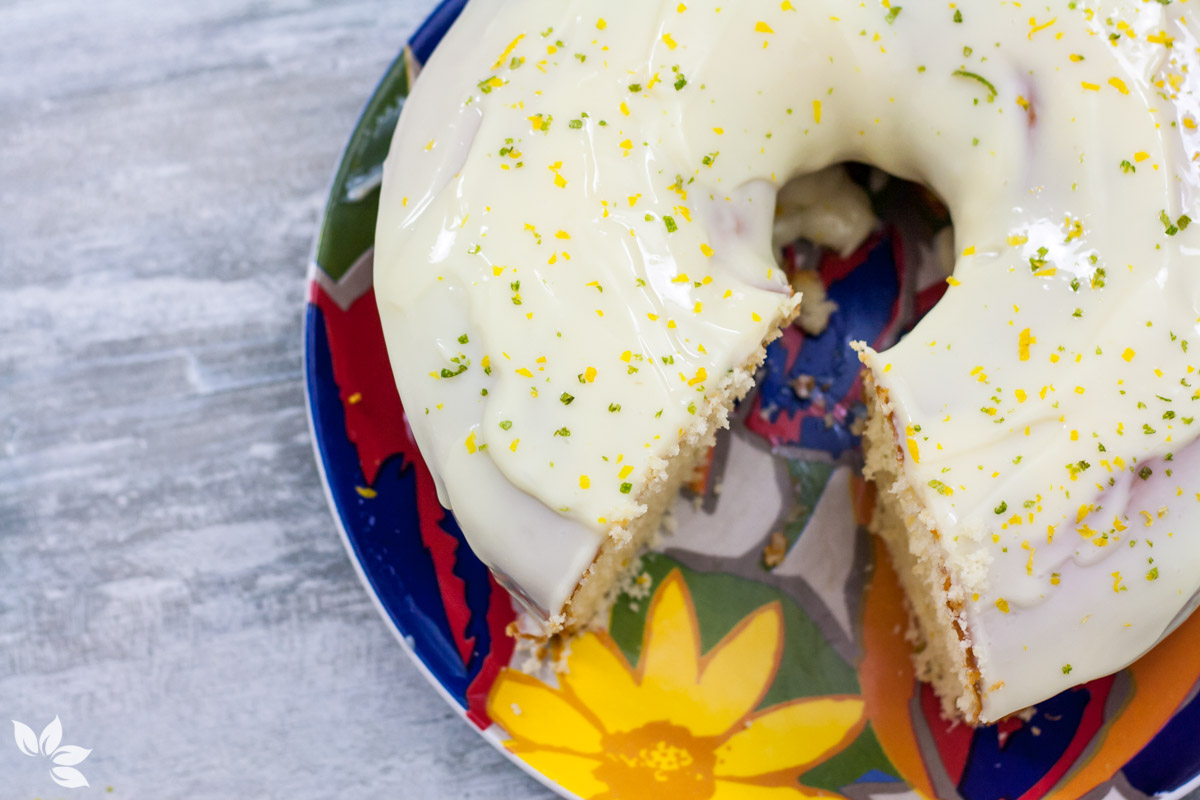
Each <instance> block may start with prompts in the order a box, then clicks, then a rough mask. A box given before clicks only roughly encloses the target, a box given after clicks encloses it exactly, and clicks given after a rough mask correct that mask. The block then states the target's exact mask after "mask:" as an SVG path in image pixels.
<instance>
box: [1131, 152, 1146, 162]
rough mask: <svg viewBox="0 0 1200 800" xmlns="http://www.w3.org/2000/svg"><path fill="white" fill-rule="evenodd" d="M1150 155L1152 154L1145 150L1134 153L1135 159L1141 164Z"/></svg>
mask: <svg viewBox="0 0 1200 800" xmlns="http://www.w3.org/2000/svg"><path fill="white" fill-rule="evenodd" d="M1149 157H1150V154H1149V153H1147V152H1146V151H1145V150H1138V151H1137V152H1136V153H1134V154H1133V160H1134V161H1136V162H1138V163H1139V164H1140V163H1141V162H1143V161H1145V160H1146V159H1147V158H1149Z"/></svg>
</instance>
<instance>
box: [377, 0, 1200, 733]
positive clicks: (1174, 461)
mask: <svg viewBox="0 0 1200 800" xmlns="http://www.w3.org/2000/svg"><path fill="white" fill-rule="evenodd" d="M1103 9H1104V10H1103V11H1101V10H1100V9H1099V6H1098V5H1097V4H1092V3H1078V2H1075V3H1057V4H1051V5H1050V6H1049V7H1048V8H1043V7H1041V6H1039V7H1038V8H1037V9H1036V10H1035V9H1029V8H1024V9H1023V8H1021V7H1019V6H1017V5H1016V4H1013V3H1006V2H998V1H997V2H981V3H975V4H969V5H968V6H963V7H959V8H954V7H947V6H939V5H937V4H921V5H919V6H916V5H905V6H903V7H900V6H890V5H889V4H888V3H887V2H886V0H885V1H884V3H883V4H882V5H876V4H861V5H853V6H849V5H847V4H843V3H835V2H805V3H793V2H790V1H789V0H783V2H778V3H777V2H774V0H772V2H770V3H735V4H722V3H716V2H680V3H668V4H659V5H655V6H647V5H646V4H645V3H635V2H630V0H605V1H604V2H600V1H599V0H572V1H571V2H563V1H562V0H471V2H469V3H468V5H467V6H466V9H465V10H464V12H463V14H462V15H461V17H460V18H459V19H458V21H457V22H456V23H455V25H454V26H453V28H452V29H451V31H450V32H449V34H448V36H447V38H446V39H445V41H443V43H442V44H441V45H440V46H439V48H438V49H437V51H436V52H435V53H434V54H433V56H432V58H431V59H430V61H429V63H428V64H427V65H426V66H425V67H424V70H423V72H422V74H421V77H420V79H419V80H418V81H417V82H416V85H415V87H414V89H413V92H412V95H411V97H410V98H409V99H408V102H407V104H406V106H405V108H404V110H403V113H402V115H401V119H400V124H399V126H398V128H397V131H396V134H395V138H394V140H393V144H392V149H391V152H390V155H389V157H388V160H387V162H386V164H385V168H384V187H383V193H382V198H381V204H380V212H379V224H378V228H377V237H376V273H375V285H376V296H377V299H378V304H379V311H380V317H381V321H382V323H383V329H384V334H385V338H386V341H387V345H388V351H389V356H390V359H391V364H392V369H393V373H394V375H395V379H396V384H397V386H398V388H399V391H400V394H401V397H402V399H403V401H404V404H405V408H406V409H407V412H408V422H409V424H410V425H411V427H412V431H413V434H414V436H415V438H416V440H417V442H418V444H419V446H420V448H421V452H422V454H423V455H424V457H425V459H426V460H427V462H428V464H429V467H430V469H431V472H432V474H433V475H434V477H435V481H436V483H437V486H438V490H439V495H440V497H441V500H442V502H443V503H444V504H445V505H447V507H449V508H450V509H452V511H453V512H454V514H455V516H456V518H457V520H458V522H459V524H460V525H461V527H462V529H463V531H464V533H465V535H466V537H467V539H468V541H469V542H470V544H471V547H472V549H473V550H474V551H475V552H476V553H477V554H478V555H479V556H480V558H481V559H482V560H483V561H484V562H485V563H487V564H488V566H489V567H490V568H491V569H492V570H493V572H494V573H495V575H496V576H497V578H498V579H499V580H500V581H501V582H502V583H503V584H504V585H505V586H506V587H508V588H509V589H510V591H512V593H513V594H514V596H516V597H518V598H519V599H520V601H521V602H522V603H523V604H524V605H525V607H526V608H527V610H528V611H529V612H530V613H531V614H532V615H533V616H534V617H535V618H536V619H537V620H539V624H540V626H541V629H542V631H543V633H544V634H546V635H550V634H554V633H557V632H569V631H571V630H573V629H576V628H578V627H580V626H582V625H585V624H587V623H588V622H589V621H590V620H591V619H592V617H593V616H594V615H595V614H596V613H597V612H598V611H599V610H601V609H602V608H603V607H604V602H605V598H606V596H607V595H608V594H609V593H610V592H611V590H612V588H613V586H614V585H615V583H616V581H617V579H618V577H619V576H620V575H621V574H622V573H623V571H624V570H625V569H626V568H627V567H628V565H629V563H630V562H631V560H632V558H633V557H634V555H635V554H636V553H637V551H638V550H639V549H640V548H641V547H642V545H643V544H644V543H645V542H646V541H647V540H648V539H649V538H650V537H651V536H653V534H654V533H655V532H656V531H657V529H658V525H659V520H660V517H661V514H662V512H663V510H664V508H665V507H666V506H667V505H668V504H669V503H670V502H671V501H672V499H673V497H674V495H675V493H676V491H677V490H678V488H679V486H680V485H681V483H682V482H683V481H685V480H687V479H688V478H689V477H690V476H691V474H692V472H693V470H694V468H695V467H696V466H697V465H698V464H699V463H701V461H702V460H703V458H704V457H705V454H706V453H707V451H708V449H709V447H710V446H711V443H712V441H713V436H714V433H715V432H716V431H717V430H718V429H719V428H721V427H722V426H724V425H725V424H726V423H727V419H728V415H729V411H730V409H731V407H732V405H733V403H735V402H736V401H737V399H738V398H739V397H741V396H743V395H744V394H745V393H746V392H747V391H748V390H749V389H750V387H751V385H752V382H753V376H754V370H755V368H756V366H757V365H758V364H759V362H760V361H761V359H762V357H763V352H764V349H763V348H764V346H765V344H766V343H768V342H769V341H770V340H771V339H772V338H773V337H775V336H776V335H778V333H779V331H780V329H781V328H782V327H783V326H785V325H787V324H789V323H790V322H791V321H792V320H793V318H794V317H795V315H796V313H797V308H798V303H799V297H798V295H797V294H795V293H793V292H792V290H791V288H790V287H789V285H788V281H787V277H786V275H784V274H783V272H782V270H780V268H779V267H778V266H777V264H776V262H775V257H774V253H773V251H772V247H771V234H772V228H773V218H774V213H775V209H776V199H777V195H778V193H779V191H780V188H781V187H783V186H784V185H785V184H786V183H787V182H788V181H789V179H793V178H796V177H798V176H803V175H809V174H811V173H816V172H818V171H820V170H823V169H825V168H827V167H828V166H830V165H833V164H837V163H839V162H843V161H848V160H854V161H863V162H866V163H870V164H872V165H875V166H877V167H879V168H880V169H883V170H886V171H888V172H890V173H892V174H894V175H897V176H899V177H903V178H907V179H914V180H919V181H921V182H923V183H925V184H926V185H927V186H929V187H930V188H931V189H933V190H934V191H935V192H936V193H937V194H938V195H939V196H940V197H941V198H942V199H943V200H944V201H945V202H946V204H947V206H948V207H949V208H950V211H951V215H952V218H953V222H954V226H955V238H956V245H955V247H956V252H957V254H958V259H957V263H956V265H955V269H954V274H953V276H952V277H950V278H949V283H950V287H949V289H948V292H947V295H946V297H945V298H944V299H943V300H942V302H940V303H939V304H938V305H937V306H936V307H935V308H934V309H933V311H932V312H931V313H930V314H929V315H928V316H927V317H926V318H925V319H924V320H923V321H922V322H921V323H920V324H919V325H918V326H917V328H916V329H915V330H914V331H913V332H912V333H911V334H910V335H909V336H908V337H907V338H905V339H904V340H902V341H901V342H900V344H898V345H897V346H896V347H894V348H892V349H891V350H888V351H886V352H884V353H875V352H873V351H871V350H870V349H868V348H865V347H864V348H862V349H861V353H860V355H861V359H862V362H863V367H864V372H865V381H866V384H867V400H868V404H869V407H870V421H869V425H868V431H867V435H866V437H865V442H866V457H867V464H866V474H867V476H868V477H870V478H872V479H873V480H874V482H875V484H876V486H877V502H876V513H875V515H874V519H873V520H872V523H871V527H872V529H873V530H874V531H875V532H876V533H878V534H879V535H881V536H882V537H883V539H884V541H885V542H886V543H887V544H888V548H889V551H890V553H891V556H892V558H893V560H894V562H895V563H896V565H897V567H898V568H899V572H900V573H901V577H902V582H903V584H904V588H905V589H906V593H907V597H908V600H909V605H910V611H911V613H912V617H913V620H914V634H915V635H916V636H917V637H918V638H919V640H920V643H921V647H919V648H918V650H919V653H918V655H917V656H916V658H917V661H918V665H919V667H920V670H921V674H922V675H923V677H925V678H927V679H928V680H930V681H931V682H932V683H933V684H934V686H935V688H936V689H937V690H938V693H939V695H940V696H941V697H942V699H943V701H944V703H945V704H946V707H947V708H948V709H949V710H952V711H953V712H954V713H956V714H958V715H960V716H961V717H962V718H964V719H965V720H967V721H969V722H972V723H976V722H988V721H993V720H996V719H999V718H1001V717H1003V716H1005V715H1006V714H1009V713H1012V712H1015V711H1018V710H1020V709H1022V708H1024V707H1026V706H1029V705H1031V704H1033V703H1037V702H1039V701H1040V700H1043V699H1045V698H1047V697H1049V696H1051V695H1053V694H1055V693H1056V692H1058V691H1060V690H1061V689H1063V688H1066V687H1069V686H1072V685H1075V684H1077V683H1080V682H1083V681H1086V680H1089V679H1091V678H1095V677H1098V676H1101V675H1106V674H1109V673H1111V672H1113V671H1115V670H1117V669H1120V668H1121V667H1122V666H1124V665H1125V664H1127V663H1128V662H1129V661H1130V660H1132V659H1133V658H1136V657H1137V656H1138V655H1139V654H1141V653H1143V652H1145V651H1146V650H1147V649H1148V648H1150V647H1151V646H1153V644H1154V643H1155V642H1156V641H1157V640H1158V639H1159V638H1161V637H1162V636H1163V635H1164V633H1165V632H1166V631H1168V630H1169V629H1170V628H1171V626H1172V624H1173V623H1174V622H1176V621H1177V620H1178V619H1181V618H1182V617H1183V616H1184V615H1186V614H1187V613H1188V612H1190V610H1191V601H1192V597H1193V596H1194V595H1195V593H1196V590H1197V584H1198V583H1200V569H1197V567H1200V563H1198V562H1200V547H1197V535H1196V532H1195V531H1194V530H1193V529H1194V527H1195V522H1196V520H1197V519H1200V474H1198V471H1200V451H1198V450H1197V449H1196V448H1195V447H1192V446H1191V445H1192V442H1193V441H1194V440H1195V438H1196V433H1197V432H1198V431H1200V426H1197V425H1193V414H1194V413H1195V411H1194V409H1195V406H1193V405H1192V403H1193V402H1194V399H1195V398H1196V396H1197V395H1200V392H1198V391H1197V388H1196V387H1198V386H1200V377H1197V376H1196V375H1195V374H1194V372H1195V369H1194V366H1193V364H1194V361H1193V357H1192V356H1191V355H1189V353H1188V339H1189V337H1190V338H1192V339H1195V338H1196V336H1197V333H1196V331H1197V324H1198V323H1200V319H1198V318H1200V311H1198V310H1197V308H1198V307H1200V281H1198V280H1197V277H1198V274H1197V271H1196V270H1195V269H1194V262H1195V259H1196V255H1197V254H1198V253H1200V238H1198V236H1200V235H1198V234H1197V231H1196V228H1195V227H1191V226H1190V218H1189V216H1188V213H1189V211H1190V209H1191V208H1193V207H1194V205H1195V199H1196V198H1195V193H1196V192H1197V187H1200V180H1198V178H1200V174H1198V173H1197V170H1196V167H1195V164H1194V161H1193V159H1194V158H1196V153H1197V152H1198V151H1200V142H1198V141H1197V120H1196V118H1195V116H1194V110H1195V109H1196V108H1197V104H1196V97H1195V96H1194V94H1193V93H1192V92H1193V85H1194V80H1193V79H1192V78H1191V77H1190V76H1191V75H1192V74H1194V73H1195V71H1196V69H1197V68H1198V67H1200V65H1198V64H1197V63H1196V61H1197V48H1196V44H1195V36H1194V34H1193V31H1194V30H1197V29H1196V21H1195V20H1194V15H1193V14H1192V12H1191V6H1187V5H1185V4H1183V3H1175V4H1168V5H1164V4H1160V3H1140V2H1116V3H1107V4H1105V5H1104V6H1103Z"/></svg>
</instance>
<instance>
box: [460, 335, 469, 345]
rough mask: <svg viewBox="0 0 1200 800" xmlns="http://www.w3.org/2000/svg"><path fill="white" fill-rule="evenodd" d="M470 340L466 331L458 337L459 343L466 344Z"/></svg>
mask: <svg viewBox="0 0 1200 800" xmlns="http://www.w3.org/2000/svg"><path fill="white" fill-rule="evenodd" d="M469 341H471V340H470V339H468V338H467V335H466V334H465V333H464V334H463V335H462V336H460V337H458V343H459V344H466V343H467V342H469Z"/></svg>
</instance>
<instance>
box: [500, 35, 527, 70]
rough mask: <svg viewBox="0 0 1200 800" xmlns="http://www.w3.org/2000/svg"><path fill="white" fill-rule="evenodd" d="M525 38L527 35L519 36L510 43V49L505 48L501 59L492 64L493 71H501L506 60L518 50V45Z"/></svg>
mask: <svg viewBox="0 0 1200 800" xmlns="http://www.w3.org/2000/svg"><path fill="white" fill-rule="evenodd" d="M524 38H525V34H523V33H522V34H519V35H518V36H517V38H515V39H513V40H512V41H511V42H509V44H508V47H506V48H504V52H503V53H501V54H500V57H499V58H497V59H496V63H495V64H492V69H494V70H495V69H500V67H501V65H503V64H504V61H505V59H507V58H508V57H509V55H511V54H512V51H513V50H516V49H517V45H518V44H519V43H520V41H521V40H522V39H524Z"/></svg>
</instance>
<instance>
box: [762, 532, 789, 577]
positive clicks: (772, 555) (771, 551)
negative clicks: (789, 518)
mask: <svg viewBox="0 0 1200 800" xmlns="http://www.w3.org/2000/svg"><path fill="white" fill-rule="evenodd" d="M787 551H788V540H787V537H786V536H784V535H783V532H782V531H774V532H773V533H772V534H771V538H770V540H769V541H768V542H767V546H766V547H764V548H763V552H762V560H763V566H764V567H766V568H767V569H775V568H776V567H778V566H779V565H780V564H782V563H783V559H784V558H786V557H787Z"/></svg>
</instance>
